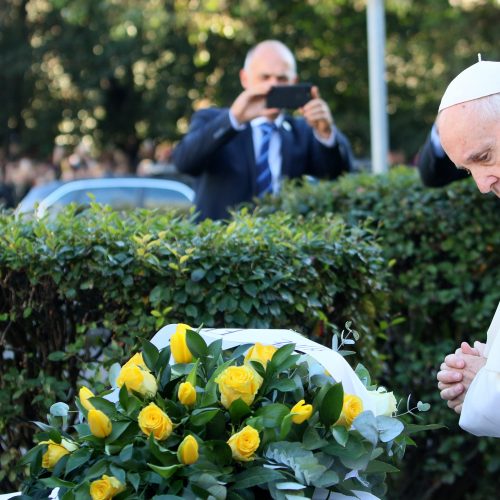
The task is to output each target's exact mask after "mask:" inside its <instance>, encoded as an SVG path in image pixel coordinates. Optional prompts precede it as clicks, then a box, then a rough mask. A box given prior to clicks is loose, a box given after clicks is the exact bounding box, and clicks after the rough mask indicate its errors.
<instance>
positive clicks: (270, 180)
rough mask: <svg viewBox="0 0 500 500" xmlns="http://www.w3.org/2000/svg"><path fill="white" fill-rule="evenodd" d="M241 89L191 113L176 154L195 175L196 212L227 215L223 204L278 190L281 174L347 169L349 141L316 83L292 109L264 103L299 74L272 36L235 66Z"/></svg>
mask: <svg viewBox="0 0 500 500" xmlns="http://www.w3.org/2000/svg"><path fill="white" fill-rule="evenodd" d="M240 82H241V85H242V87H243V89H244V90H243V92H242V93H241V94H240V95H239V96H238V97H237V98H236V99H235V101H234V102H233V103H232V104H231V106H230V107H229V108H222V109H221V108H209V109H202V110H200V111H198V112H196V113H195V114H194V115H193V118H192V121H191V125H190V128H189V131H188V133H187V134H186V136H185V137H184V138H183V139H182V140H181V141H180V143H179V144H178V145H177V147H176V148H175V149H174V152H173V162H174V164H175V166H176V167H177V169H178V170H179V171H180V172H181V173H184V174H188V175H192V176H194V177H196V178H197V180H196V183H197V185H196V200H195V203H196V207H197V210H198V212H199V219H201V220H202V219H205V218H211V219H224V218H226V217H227V216H228V209H229V208H231V207H234V206H236V205H238V204H240V203H242V202H249V201H251V200H252V199H253V198H254V197H260V196H263V195H265V194H268V193H273V194H276V193H278V191H279V189H280V181H281V179H282V178H283V177H288V178H296V177H301V176H303V175H311V176H315V177H322V178H330V179H334V178H336V177H338V176H339V175H341V174H342V173H344V172H349V171H351V170H352V164H353V161H352V152H351V146H350V144H349V141H348V140H347V139H346V137H345V136H344V135H343V134H342V133H341V132H340V130H339V129H338V128H337V127H336V126H335V124H334V121H333V117H332V114H331V111H330V108H329V107H328V105H327V103H326V102H325V101H324V100H323V99H321V97H320V95H319V91H318V88H317V87H313V88H312V91H311V99H310V101H309V102H307V103H306V104H305V105H304V106H303V108H301V110H300V113H301V114H302V117H298V118H297V117H292V116H290V115H287V114H285V113H284V112H283V111H282V110H281V109H274V108H267V107H266V95H267V93H268V92H269V90H270V89H271V87H272V86H278V85H289V84H294V83H296V82H297V71H296V63H295V58H294V56H293V54H292V52H291V51H290V49H289V48H288V47H286V46H285V45H284V44H283V43H281V42H279V41H277V40H266V41H263V42H261V43H259V44H258V45H256V46H255V47H253V48H252V49H251V50H250V51H249V52H248V54H247V56H246V59H245V63H244V67H243V69H242V70H241V71H240Z"/></svg>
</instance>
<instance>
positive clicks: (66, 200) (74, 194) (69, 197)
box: [50, 191, 83, 211]
mask: <svg viewBox="0 0 500 500" xmlns="http://www.w3.org/2000/svg"><path fill="white" fill-rule="evenodd" d="M82 195H83V193H82V192H81V191H71V192H70V193H66V194H65V195H63V196H61V197H60V198H57V199H56V200H54V202H53V203H51V204H50V209H51V210H56V211H59V210H60V209H61V208H63V207H64V206H66V205H69V204H70V203H76V204H78V205H80V204H81V201H80V200H81V198H82Z"/></svg>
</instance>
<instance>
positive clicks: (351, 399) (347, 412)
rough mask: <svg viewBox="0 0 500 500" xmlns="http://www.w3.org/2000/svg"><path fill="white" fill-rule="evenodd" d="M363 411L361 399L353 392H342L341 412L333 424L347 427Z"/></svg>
mask: <svg viewBox="0 0 500 500" xmlns="http://www.w3.org/2000/svg"><path fill="white" fill-rule="evenodd" d="M362 411H363V401H361V398H359V397H358V396H355V395H354V394H344V401H343V404H342V413H341V414H340V417H339V419H338V420H337V421H336V422H335V424H334V425H343V426H344V427H346V428H347V429H349V428H350V427H351V425H352V422H353V420H354V419H355V418H356V417H357V416H358V415H359V414H360V413H361V412H362Z"/></svg>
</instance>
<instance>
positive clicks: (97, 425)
mask: <svg viewBox="0 0 500 500" xmlns="http://www.w3.org/2000/svg"><path fill="white" fill-rule="evenodd" d="M87 420H88V421H89V427H90V432H91V433H92V435H93V436H95V437H98V438H105V437H108V436H109V435H110V434H111V431H112V430H113V426H112V425H111V420H110V419H109V418H108V416H107V415H106V414H105V413H103V412H102V411H101V410H94V409H93V410H89V413H88V415H87Z"/></svg>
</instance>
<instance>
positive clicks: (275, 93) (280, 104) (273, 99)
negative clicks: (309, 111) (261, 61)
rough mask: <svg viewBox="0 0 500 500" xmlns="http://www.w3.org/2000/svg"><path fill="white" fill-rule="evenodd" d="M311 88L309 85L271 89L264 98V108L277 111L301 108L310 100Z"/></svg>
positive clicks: (302, 84)
mask: <svg viewBox="0 0 500 500" xmlns="http://www.w3.org/2000/svg"><path fill="white" fill-rule="evenodd" d="M311 88H312V84H311V83H299V84H296V85H279V86H276V87H271V89H270V90H269V93H268V94H267V97H266V107H268V108H279V109H282V108H288V109H297V108H301V107H302V106H304V104H306V103H307V102H309V101H310V100H311V99H312V95H311Z"/></svg>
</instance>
